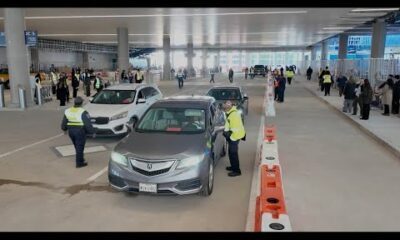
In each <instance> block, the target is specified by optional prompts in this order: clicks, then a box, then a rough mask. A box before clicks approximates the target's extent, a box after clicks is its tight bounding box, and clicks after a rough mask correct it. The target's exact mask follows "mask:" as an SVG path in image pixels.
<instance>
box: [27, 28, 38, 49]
mask: <svg viewBox="0 0 400 240" xmlns="http://www.w3.org/2000/svg"><path fill="white" fill-rule="evenodd" d="M36 44H37V32H35V31H25V45H26V46H28V47H32V46H36Z"/></svg>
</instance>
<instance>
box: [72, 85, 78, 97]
mask: <svg viewBox="0 0 400 240" xmlns="http://www.w3.org/2000/svg"><path fill="white" fill-rule="evenodd" d="M72 89H73V92H72V97H73V98H76V95H77V94H78V88H75V87H74V88H72Z"/></svg>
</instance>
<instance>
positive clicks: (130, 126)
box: [125, 124, 135, 132]
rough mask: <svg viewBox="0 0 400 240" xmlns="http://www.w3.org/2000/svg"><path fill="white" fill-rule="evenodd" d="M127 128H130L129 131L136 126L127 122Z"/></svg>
mask: <svg viewBox="0 0 400 240" xmlns="http://www.w3.org/2000/svg"><path fill="white" fill-rule="evenodd" d="M125 126H126V128H128V132H132V131H133V128H134V127H135V126H134V125H133V124H125Z"/></svg>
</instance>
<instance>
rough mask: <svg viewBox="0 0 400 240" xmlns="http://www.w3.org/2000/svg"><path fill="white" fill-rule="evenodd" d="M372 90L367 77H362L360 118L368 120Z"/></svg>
mask: <svg viewBox="0 0 400 240" xmlns="http://www.w3.org/2000/svg"><path fill="white" fill-rule="evenodd" d="M372 96H373V91H372V87H371V84H370V83H369V81H368V79H364V83H363V87H362V90H361V93H360V98H361V102H362V111H361V112H362V116H361V117H360V119H362V120H368V118H369V111H370V107H371V106H370V104H371V102H372Z"/></svg>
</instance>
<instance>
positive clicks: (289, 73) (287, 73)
mask: <svg viewBox="0 0 400 240" xmlns="http://www.w3.org/2000/svg"><path fill="white" fill-rule="evenodd" d="M293 76H294V72H293V71H286V77H289V78H292V77H293Z"/></svg>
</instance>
